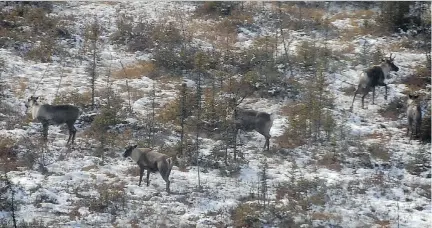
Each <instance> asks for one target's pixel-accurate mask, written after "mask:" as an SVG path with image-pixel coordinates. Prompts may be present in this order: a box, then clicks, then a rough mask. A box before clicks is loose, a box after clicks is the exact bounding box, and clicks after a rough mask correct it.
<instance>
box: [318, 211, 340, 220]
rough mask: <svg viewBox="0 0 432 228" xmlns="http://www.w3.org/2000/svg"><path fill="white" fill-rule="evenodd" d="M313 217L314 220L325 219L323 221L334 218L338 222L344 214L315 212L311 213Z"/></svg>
mask: <svg viewBox="0 0 432 228" xmlns="http://www.w3.org/2000/svg"><path fill="white" fill-rule="evenodd" d="M311 217H312V220H323V221H329V220H334V221H338V222H341V221H342V216H340V215H335V214H331V213H324V212H315V213H313V214H312V215H311Z"/></svg>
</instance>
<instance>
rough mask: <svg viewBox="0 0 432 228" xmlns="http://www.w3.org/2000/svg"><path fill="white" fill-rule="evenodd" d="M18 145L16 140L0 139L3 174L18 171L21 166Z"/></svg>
mask: <svg viewBox="0 0 432 228" xmlns="http://www.w3.org/2000/svg"><path fill="white" fill-rule="evenodd" d="M16 143H17V142H16V141H15V140H13V139H11V138H8V137H2V138H1V139H0V166H1V167H2V170H1V171H2V172H9V171H13V170H17V167H18V166H19V163H18V157H17V151H16V150H15V145H16ZM3 169H4V170H3Z"/></svg>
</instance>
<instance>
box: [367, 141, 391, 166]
mask: <svg viewBox="0 0 432 228" xmlns="http://www.w3.org/2000/svg"><path fill="white" fill-rule="evenodd" d="M367 150H368V152H369V153H370V155H371V156H372V157H373V158H376V159H381V160H382V161H385V162H388V161H389V160H390V157H391V154H390V152H389V150H388V149H387V148H386V147H385V145H384V144H382V143H373V144H371V145H370V146H368V148H367Z"/></svg>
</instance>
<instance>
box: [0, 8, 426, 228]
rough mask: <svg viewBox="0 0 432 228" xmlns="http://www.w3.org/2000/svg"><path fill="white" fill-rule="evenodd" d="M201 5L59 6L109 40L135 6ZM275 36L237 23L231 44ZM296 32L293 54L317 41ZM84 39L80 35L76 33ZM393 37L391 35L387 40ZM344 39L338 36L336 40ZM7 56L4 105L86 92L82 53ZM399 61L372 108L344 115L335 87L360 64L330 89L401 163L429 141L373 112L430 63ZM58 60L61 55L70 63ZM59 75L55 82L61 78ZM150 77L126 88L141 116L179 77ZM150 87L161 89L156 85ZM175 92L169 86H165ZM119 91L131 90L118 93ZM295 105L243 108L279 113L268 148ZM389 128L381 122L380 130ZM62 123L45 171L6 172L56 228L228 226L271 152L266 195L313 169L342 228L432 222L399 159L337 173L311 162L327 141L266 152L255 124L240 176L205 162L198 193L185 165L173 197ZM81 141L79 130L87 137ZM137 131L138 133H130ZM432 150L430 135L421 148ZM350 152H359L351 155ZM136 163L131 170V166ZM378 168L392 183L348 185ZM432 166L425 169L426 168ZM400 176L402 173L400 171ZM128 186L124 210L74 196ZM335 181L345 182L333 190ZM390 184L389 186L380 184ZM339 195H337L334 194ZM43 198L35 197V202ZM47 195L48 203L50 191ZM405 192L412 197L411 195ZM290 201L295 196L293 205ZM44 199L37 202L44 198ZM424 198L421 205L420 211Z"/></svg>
mask: <svg viewBox="0 0 432 228" xmlns="http://www.w3.org/2000/svg"><path fill="white" fill-rule="evenodd" d="M194 9H195V6H194V5H193V3H189V2H166V1H152V2H147V1H122V2H110V3H108V2H67V3H65V4H64V7H59V8H56V9H55V11H54V14H57V15H71V16H73V17H74V18H75V19H76V21H75V23H74V28H75V29H76V31H81V30H82V28H83V26H84V25H85V24H86V22H87V21H88V20H92V19H93V18H94V17H96V18H97V19H98V20H99V21H100V22H101V23H103V24H104V26H105V27H106V28H107V31H105V34H104V36H103V39H107V37H108V35H109V34H111V33H112V32H114V31H115V29H116V27H115V19H116V16H117V15H119V14H122V13H126V14H128V15H135V16H136V17H134V18H135V19H136V20H138V17H140V16H142V17H144V18H145V19H148V20H154V21H158V20H161V18H162V17H163V16H167V17H169V19H170V20H176V19H175V18H174V17H172V16H170V15H171V14H170V13H171V12H173V11H179V12H183V13H184V15H183V16H184V17H185V18H187V17H190V14H191V12H192V11H193V10H194ZM350 20H351V19H342V20H336V21H333V22H332V24H333V25H334V26H336V27H337V28H340V29H349V28H350V26H351V25H350ZM266 33H270V32H269V30H266V28H262V29H261V31H258V32H253V31H250V30H248V29H246V28H240V29H239V34H238V37H237V43H236V45H237V46H238V47H242V48H249V47H250V46H251V45H253V39H255V38H257V37H259V36H261V35H263V34H266ZM290 36H291V37H292V38H293V44H292V45H291V46H290V47H289V48H290V51H292V52H295V50H296V46H297V45H298V44H299V43H300V42H302V41H304V40H310V41H313V39H312V38H310V37H308V36H306V35H305V34H304V33H303V32H297V31H290ZM79 38H81V37H79ZM390 42H391V41H390ZM196 43H197V44H200V45H201V47H202V48H211V46H209V45H208V44H206V43H205V42H204V41H202V42H201V41H200V40H198V41H197V42H196ZM352 44H354V45H355V46H356V49H355V50H354V53H351V54H358V53H360V52H361V46H362V45H363V44H367V45H371V46H373V47H375V46H385V47H387V45H389V40H388V39H384V38H373V37H362V38H358V39H355V40H353V41H352ZM330 46H331V47H337V46H338V43H337V41H335V42H334V43H331V42H330ZM339 46H340V45H339ZM78 49H79V47H78V46H77V47H75V48H72V49H71V50H70V52H71V53H78ZM283 51H284V48H283V46H281V45H279V47H278V52H280V53H283ZM0 56H2V58H4V59H5V60H6V64H5V72H4V73H3V74H2V77H3V76H5V75H6V76H5V80H6V82H7V84H8V85H10V86H12V85H14V82H16V81H17V80H20V79H25V80H26V83H27V85H26V87H25V89H24V91H22V93H23V95H21V96H18V95H17V91H16V90H17V89H12V91H11V94H13V95H14V96H12V97H8V98H7V100H6V101H7V102H8V103H9V104H10V105H11V107H16V108H17V109H19V110H20V111H21V113H22V114H24V110H23V109H24V107H23V106H22V104H23V102H24V101H25V99H26V98H27V97H29V96H30V95H33V94H35V95H37V96H42V97H43V98H44V99H45V100H46V102H47V103H51V102H52V101H53V100H54V97H55V96H56V94H57V93H58V92H57V90H58V88H60V89H59V90H58V91H59V92H63V91H71V90H75V89H77V90H78V91H79V92H80V93H82V92H84V91H87V90H88V89H87V88H88V75H87V74H86V73H85V67H86V66H85V61H84V63H82V62H78V61H75V60H70V59H68V61H65V63H61V62H55V63H37V62H32V61H27V60H24V59H22V58H21V57H19V56H17V55H15V54H14V53H12V52H11V51H9V50H5V49H0ZM100 57H101V59H102V62H103V65H104V66H111V67H112V68H113V69H121V66H120V62H119V61H120V60H121V62H122V63H123V64H124V65H128V64H131V63H134V62H136V61H139V60H148V59H150V58H151V56H149V55H147V54H140V53H134V54H131V53H126V52H124V51H122V50H121V49H119V48H117V47H115V46H113V45H110V44H108V43H105V44H104V49H103V51H102V53H101V56H100ZM395 62H396V63H397V65H398V66H399V68H400V71H399V72H396V73H395V72H392V78H390V79H387V81H388V82H389V96H388V100H387V101H386V100H384V98H383V97H384V96H383V93H384V89H383V88H378V89H377V95H376V99H375V105H372V104H371V101H370V99H368V98H367V99H366V100H365V106H366V107H367V108H366V109H361V102H360V98H359V96H358V98H357V99H356V101H355V103H354V111H353V112H348V111H347V110H348V109H349V107H350V105H351V102H352V97H351V96H347V95H345V94H344V93H342V92H341V91H340V89H342V88H345V87H348V86H352V85H349V84H347V83H345V82H350V83H351V84H353V85H356V83H357V81H356V80H357V79H358V75H359V73H360V72H361V71H362V70H363V69H364V68H365V66H362V65H350V66H349V68H348V69H345V70H343V71H342V72H340V73H335V74H332V75H329V77H328V78H329V82H330V85H329V86H328V88H329V90H330V91H331V92H332V93H333V94H334V97H335V104H336V108H335V110H334V112H335V118H337V121H338V122H339V123H342V122H345V121H346V122H345V124H346V126H347V127H348V128H349V129H350V132H349V137H361V136H367V135H370V134H372V133H386V134H387V135H389V138H390V141H389V142H388V143H387V144H386V147H387V148H388V149H389V150H390V151H391V159H392V162H395V163H397V162H402V163H404V162H405V163H406V162H408V161H409V159H412V157H413V154H415V153H416V152H417V151H419V150H420V148H422V147H423V145H421V144H419V143H418V142H411V144H409V143H408V139H407V138H406V137H404V134H405V129H400V128H398V126H400V125H401V124H402V125H403V124H404V123H405V120H398V121H391V120H388V119H385V118H384V117H382V116H380V115H378V114H377V111H378V110H379V109H381V108H384V107H385V106H386V105H387V104H388V103H389V102H390V101H392V100H394V99H397V98H403V97H404V96H405V95H404V94H403V93H402V92H403V91H404V90H405V89H406V87H405V86H404V85H401V84H395V82H396V81H397V80H398V79H400V78H403V77H405V76H407V75H409V74H410V73H412V71H413V68H414V67H416V66H417V65H419V64H422V63H423V62H424V56H422V55H419V54H418V53H412V52H410V51H400V52H398V53H396V60H395ZM63 64H65V65H64V66H63ZM61 72H63V77H62V79H61V84H60V87H59V82H60V75H61ZM147 76H148V75H143V76H142V77H141V78H139V79H130V80H128V85H129V86H130V87H131V88H133V89H137V90H139V91H142V92H143V94H145V95H144V96H143V97H141V98H139V99H137V100H136V101H134V102H133V104H132V108H133V110H134V111H135V112H136V113H138V114H139V115H138V116H140V117H142V118H143V119H144V118H146V117H147V116H148V115H149V113H150V111H151V109H150V107H151V105H152V100H151V98H150V97H149V96H148V94H150V93H151V91H152V90H153V88H155V90H156V98H155V99H156V102H157V103H159V104H160V107H163V105H164V104H166V103H167V102H169V101H171V100H173V99H174V97H175V95H176V89H174V87H175V85H176V83H172V84H171V85H165V84H163V83H164V82H160V81H158V80H156V79H155V80H154V79H150V78H149V77H147ZM183 82H184V83H186V85H187V86H188V87H195V86H196V83H195V82H194V81H193V80H190V79H183ZM112 83H113V88H114V90H116V91H121V87H122V86H125V85H126V80H125V79H116V80H114V81H113V82H112ZM105 85H106V77H99V78H98V79H97V86H98V87H103V86H105ZM153 85H154V87H153ZM170 86H171V89H169V88H167V87H170ZM123 96H125V94H124V93H123ZM286 105H290V101H275V100H271V99H264V98H247V99H245V100H244V102H243V103H242V104H241V106H242V107H244V108H250V109H254V110H257V111H265V112H268V113H274V114H275V116H276V118H275V119H274V121H273V127H272V128H271V130H270V134H271V135H272V139H271V145H275V143H276V140H275V138H277V137H278V136H281V135H283V133H284V132H285V130H286V129H287V128H288V127H289V119H288V118H287V117H286V116H284V115H283V113H281V108H282V107H284V106H286ZM126 120H127V121H128V122H129V123H136V122H139V121H140V120H137V119H135V118H128V119H126ZM380 125H385V126H386V129H382V128H380ZM40 128H41V126H40V124H38V123H30V124H28V126H26V128H24V129H12V130H6V129H0V137H2V138H3V137H12V138H14V139H21V138H23V137H29V135H31V137H33V136H34V135H37V134H39V133H40V132H39V131H40ZM61 129H62V128H61V127H55V126H52V127H50V136H49V137H50V138H49V139H50V141H49V143H48V149H47V150H46V151H45V152H43V153H45V154H46V155H47V157H46V158H45V159H46V160H48V161H49V164H48V165H47V166H46V168H47V169H48V171H49V174H46V175H45V174H42V173H40V172H38V171H35V170H32V169H24V170H20V171H10V172H8V177H9V178H10V180H11V182H12V183H14V185H16V186H19V189H21V190H20V191H18V192H17V195H16V197H17V198H18V199H19V200H20V201H21V202H23V203H22V205H21V206H20V208H19V210H18V212H17V217H18V218H20V219H24V220H25V221H28V222H30V221H32V220H33V219H42V220H43V221H44V222H46V223H49V222H51V224H52V225H51V227H57V226H56V225H58V224H63V225H66V226H70V227H88V226H100V227H114V225H113V222H112V221H115V223H116V224H117V227H128V226H130V222H131V221H132V220H133V219H134V218H137V219H138V224H140V227H144V226H153V227H155V226H158V224H159V225H161V224H165V223H167V224H174V225H180V226H185V227H187V226H195V227H214V226H215V224H217V223H218V222H220V223H223V224H224V223H228V224H229V223H230V222H231V218H230V211H231V210H232V209H233V208H235V207H236V206H237V205H238V204H239V203H240V202H241V199H242V198H245V197H248V196H250V193H254V192H256V191H257V186H258V185H259V175H260V170H261V168H260V166H261V163H262V161H264V160H266V161H267V162H268V164H269V168H268V170H267V172H268V176H269V180H268V186H269V197H270V198H271V199H272V200H274V199H275V198H276V197H275V190H276V186H278V184H284V183H287V182H290V181H291V178H294V179H295V180H296V181H299V180H301V179H307V180H313V179H315V178H317V179H319V180H321V181H323V182H324V183H325V186H327V187H329V188H330V187H331V186H334V189H331V190H329V192H328V193H327V197H329V198H331V199H333V201H332V202H331V204H333V205H330V203H329V204H328V205H325V206H324V207H323V208H324V209H323V210H325V212H327V213H333V214H335V215H343V216H341V221H340V222H339V224H341V226H342V227H359V226H364V227H373V224H374V222H375V221H374V220H373V219H372V218H373V217H374V216H377V218H378V219H380V220H389V221H390V222H391V227H397V223H396V222H397V220H398V218H399V223H400V227H419V228H420V227H428V226H429V224H430V223H431V222H432V219H431V216H430V211H431V208H432V206H431V202H430V199H427V198H426V197H424V196H421V195H419V194H418V193H415V192H414V191H413V192H411V193H410V195H407V194H406V193H405V192H404V188H405V187H406V186H409V185H414V184H422V185H429V190H430V179H428V178H426V177H424V176H414V175H412V174H410V173H408V172H406V171H405V170H404V169H400V168H395V167H392V168H391V169H389V170H378V169H365V168H358V169H353V168H344V169H342V170H341V171H334V170H329V169H327V168H323V167H316V165H312V166H311V165H309V164H310V161H311V160H312V159H314V157H313V155H312V154H313V153H314V152H313V151H315V150H320V148H319V146H317V147H307V146H301V147H298V148H295V149H290V150H289V152H288V154H289V155H287V156H282V155H280V154H279V153H277V151H276V150H272V151H270V152H269V153H274V154H272V155H269V154H266V153H265V152H262V151H261V147H262V145H263V144H264V141H265V140H264V138H263V137H262V136H261V135H260V134H258V133H257V132H250V133H246V134H244V135H242V136H241V140H242V141H246V142H247V143H245V145H244V146H243V147H242V148H241V149H242V151H243V153H244V155H245V159H246V160H247V161H248V162H247V163H246V164H243V165H242V166H241V169H240V170H239V173H238V174H236V175H233V176H232V177H226V176H224V175H223V174H221V172H220V171H219V170H217V169H210V168H205V169H203V168H201V169H200V174H199V175H200V179H201V184H202V186H203V190H202V191H196V188H197V180H198V169H197V167H196V166H192V167H188V168H187V169H186V170H180V169H179V168H178V167H173V170H172V172H171V176H170V180H171V191H172V192H173V193H174V194H171V195H168V194H167V193H166V192H165V191H164V189H165V183H164V181H163V179H162V178H160V175H159V174H158V173H156V174H151V177H150V185H149V186H148V187H147V186H145V184H142V186H140V187H139V186H138V180H139V175H137V174H136V172H137V170H138V166H137V165H136V164H135V163H134V162H131V161H130V160H129V159H123V158H122V156H121V153H122V152H123V151H121V149H119V151H117V152H115V154H114V155H113V156H111V157H109V156H108V157H107V158H105V160H104V161H103V162H102V159H101V158H98V157H96V156H95V154H94V150H95V146H94V145H89V143H84V139H82V138H83V137H85V136H84V135H82V134H81V133H80V132H78V133H77V144H78V145H77V146H76V147H75V148H65V147H64V145H65V144H66V138H67V131H64V130H61ZM80 138H81V139H80ZM29 140H30V141H31V142H36V141H37V140H38V138H37V137H36V138H30V139H29ZM130 140H134V139H130ZM168 140H170V141H171V142H169V141H167V144H168V145H173V144H174V143H175V142H177V141H178V138H177V137H172V136H170V137H169V138H168ZM372 141H373V140H372V139H366V140H365V143H370V142H372ZM202 142H203V144H202V146H201V148H200V154H201V155H202V156H209V155H211V153H212V149H213V148H214V147H215V146H216V145H220V144H221V142H220V141H214V140H211V139H207V138H202ZM425 148H426V150H430V144H428V145H426V146H425ZM357 150H358V148H356V147H353V146H352V147H350V148H349V150H348V151H347V153H348V152H349V151H357ZM350 153H352V152H350ZM131 170H134V171H131ZM379 172H382V173H384V175H385V176H389V177H392V178H393V179H395V180H393V182H391V183H376V185H380V184H388V185H391V186H388V187H386V188H380V187H379V186H373V185H372V187H369V186H357V187H359V188H362V187H365V188H366V189H365V193H364V194H357V195H354V194H351V193H349V192H348V191H347V190H346V189H347V185H348V183H349V182H351V181H356V180H362V181H366V180H371V179H372V178H374V177H376V175H377V173H379ZM426 173H428V174H430V168H429V171H428V172H426ZM397 178H401V179H399V180H397ZM121 182H123V183H124V187H122V186H121V187H115V188H121V190H124V192H125V196H126V198H127V203H126V207H127V208H126V210H124V211H121V210H120V211H118V212H117V213H118V214H117V215H112V214H110V213H103V212H95V211H92V210H90V209H89V207H88V206H86V205H80V204H79V203H78V202H80V200H83V198H82V197H87V200H90V197H97V196H98V195H99V192H98V190H97V186H103V185H102V184H107V185H108V186H118V185H119V184H120V183H121ZM113 188H114V187H113ZM337 188H340V189H337ZM383 189H384V190H383ZM333 191H334V193H333V194H332V192H333ZM42 196H43V197H44V200H43V202H41V203H40V205H37V204H36V202H38V201H41V197H42ZM45 198H47V199H48V200H46V199H45ZM407 198H409V199H410V200H407ZM288 203H289V202H288ZM35 205H37V206H39V208H38V207H37V206H35ZM417 206H422V207H423V210H421V211H419V210H417V209H415V208H416V207H417ZM75 207H76V209H77V211H78V213H79V215H78V217H73V216H69V213H71V211H72V210H73V209H74V208H75ZM7 216H8V215H7V213H2V212H0V218H2V217H7Z"/></svg>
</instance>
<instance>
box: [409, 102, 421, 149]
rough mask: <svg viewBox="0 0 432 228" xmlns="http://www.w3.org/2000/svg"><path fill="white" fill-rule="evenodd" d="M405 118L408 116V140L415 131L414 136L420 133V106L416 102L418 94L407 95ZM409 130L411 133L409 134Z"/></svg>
mask: <svg viewBox="0 0 432 228" xmlns="http://www.w3.org/2000/svg"><path fill="white" fill-rule="evenodd" d="M407 118H408V127H407V136H408V135H409V136H410V139H409V140H410V141H411V139H412V137H413V134H414V132H415V135H416V137H417V136H418V134H419V133H420V125H421V120H422V114H421V108H420V104H419V103H418V95H411V94H409V95H408V101H407ZM410 131H411V134H410Z"/></svg>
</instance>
